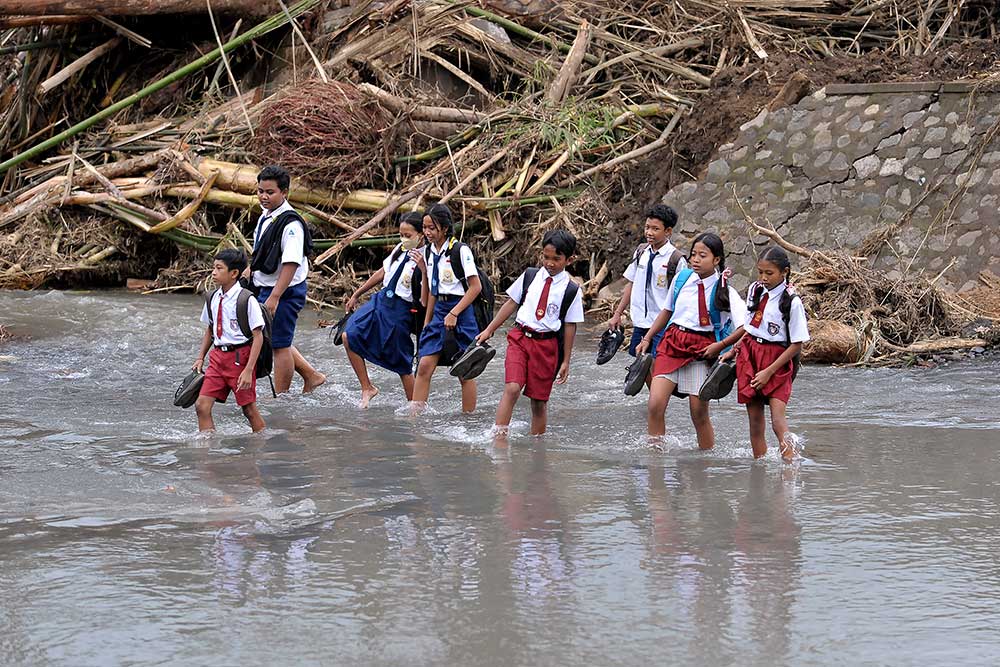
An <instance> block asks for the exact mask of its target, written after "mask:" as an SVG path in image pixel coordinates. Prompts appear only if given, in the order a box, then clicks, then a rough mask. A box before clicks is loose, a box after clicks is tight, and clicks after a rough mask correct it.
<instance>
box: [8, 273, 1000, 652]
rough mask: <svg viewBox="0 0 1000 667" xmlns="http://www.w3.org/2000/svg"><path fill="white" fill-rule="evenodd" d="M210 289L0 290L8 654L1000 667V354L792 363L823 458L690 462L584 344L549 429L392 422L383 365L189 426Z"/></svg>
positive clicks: (334, 373)
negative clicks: (5, 337) (503, 442)
mask: <svg viewBox="0 0 1000 667" xmlns="http://www.w3.org/2000/svg"><path fill="white" fill-rule="evenodd" d="M199 304H200V301H199V299H198V297H195V296H190V295H187V296H146V297H143V296H136V295H130V294H124V293H86V294H84V293H68V292H35V293H10V292H8V293H0V314H2V315H0V321H3V322H4V323H5V324H6V325H8V327H10V328H11V329H12V330H13V331H14V332H15V333H18V334H21V335H24V336H29V337H30V338H29V339H27V340H23V339H22V340H17V341H14V342H11V343H8V344H5V345H4V346H3V347H0V448H2V449H0V451H2V453H3V455H2V458H0V628H2V632H0V663H2V664H5V665H7V664H24V665H140V664H141V665H158V664H164V665H166V664H170V665H179V664H197V665H241V666H245V665H293V664H294V665H321V664H322V665H332V664H359V665H443V664H455V665H555V664H566V665H569V664H572V665H579V664H594V665H606V664H623V665H649V664H654V663H655V664H692V665H695V664H696V665H725V664H739V665H775V664H794V665H829V664H838V665H883V664H891V665H926V664H948V665H959V664H966V665H986V664H997V662H998V661H1000V559H998V558H997V553H998V552H1000V521H998V503H1000V491H998V488H997V479H998V478H1000V424H998V421H1000V410H998V408H997V403H996V401H997V388H998V381H997V374H998V371H1000V365H998V363H997V362H996V361H992V362H983V363H979V364H976V365H971V364H969V365H963V364H958V365H953V366H950V367H946V368H941V369H937V370H930V371H927V370H923V371H910V370H858V369H830V368H820V367H806V368H805V369H804V371H803V373H802V374H801V375H800V378H799V380H798V381H797V383H796V385H795V387H796V390H795V395H794V397H793V399H792V404H791V408H790V414H791V422H792V426H793V430H794V431H795V432H796V433H798V434H799V435H800V436H802V437H803V438H804V439H805V456H806V459H805V460H804V461H802V462H801V463H799V464H797V465H793V466H786V465H783V464H782V463H781V462H780V461H779V460H778V457H777V456H776V453H775V452H774V451H773V443H772V451H771V452H769V454H768V457H767V458H766V459H765V460H763V461H761V462H758V463H753V462H752V460H751V456H750V446H749V440H748V437H747V427H746V417H745V413H744V412H743V411H741V410H740V409H739V407H738V406H737V405H736V404H735V399H734V398H733V397H730V399H727V401H725V402H723V403H722V404H720V405H717V406H715V407H714V408H713V416H714V420H715V423H716V432H717V434H718V445H717V447H716V449H715V450H714V451H711V452H708V453H701V452H699V451H697V450H696V448H695V445H694V433H693V430H692V428H691V426H690V421H689V419H688V418H687V415H686V412H687V409H686V405H684V404H683V403H678V404H676V405H672V406H671V409H670V412H669V414H668V421H667V423H668V428H669V429H671V430H672V432H673V434H674V435H675V436H676V437H677V442H676V444H675V445H673V446H671V447H670V448H669V449H668V451H667V452H665V453H654V452H650V451H648V450H647V449H646V448H645V447H644V446H643V433H644V431H645V427H644V399H643V396H639V397H636V398H625V397H624V396H622V395H621V391H620V382H621V380H622V377H623V374H624V371H623V368H624V365H625V361H624V354H621V355H620V356H619V357H616V358H615V359H614V360H613V361H612V362H611V363H610V364H609V365H607V366H603V367H598V366H596V365H594V364H593V354H594V349H595V347H596V346H595V339H594V336H593V334H592V333H590V334H587V335H585V337H584V339H583V340H582V341H581V342H580V344H579V348H578V353H577V355H575V357H574V362H575V363H574V366H573V369H572V375H571V380H570V384H569V385H567V386H566V387H562V388H557V390H556V392H555V394H554V398H553V401H552V404H551V421H552V427H551V429H550V432H549V433H548V434H547V435H546V436H544V437H543V438H540V439H534V438H531V437H530V436H528V435H526V432H527V406H525V405H519V406H518V410H517V412H516V413H515V422H514V425H513V433H514V438H513V444H512V448H511V450H510V453H509V456H505V455H504V454H503V453H502V452H496V451H494V450H493V449H492V448H490V447H489V438H488V436H487V433H488V429H489V427H490V425H491V424H492V421H493V420H492V417H493V410H494V409H495V407H496V403H497V401H498V399H499V395H500V392H501V389H502V386H501V383H502V370H503V367H502V363H500V362H499V361H495V362H494V363H493V364H492V365H491V366H490V368H489V369H488V370H487V372H486V373H485V375H484V376H483V379H482V382H481V389H480V408H479V410H478V412H477V413H476V414H475V415H472V416H462V415H461V414H460V413H459V402H458V387H457V383H456V382H454V381H453V380H451V378H447V377H446V376H444V375H443V374H440V373H439V375H440V377H438V378H436V379H437V382H436V383H435V386H434V389H433V392H432V395H431V403H432V405H433V406H435V407H436V408H437V414H432V415H425V416H421V417H419V418H415V419H414V418H410V417H406V416H399V415H397V414H396V409H397V408H399V407H400V406H401V405H402V404H403V400H402V395H401V391H400V389H399V387H398V384H397V382H396V381H395V380H394V379H393V378H392V377H390V376H389V375H388V374H386V373H383V372H381V371H375V372H373V377H374V379H375V380H376V382H377V383H378V384H379V385H380V388H381V389H382V392H383V393H382V395H381V396H379V397H378V398H377V399H376V401H375V403H374V404H373V407H372V408H371V409H370V410H368V411H367V412H362V411H360V410H358V409H357V408H356V407H354V405H355V402H356V393H357V391H356V381H355V380H354V378H353V375H352V374H351V373H350V368H349V366H348V364H347V360H346V358H345V355H344V352H343V348H340V347H334V346H333V345H332V343H331V342H330V340H329V339H328V338H327V336H326V332H325V331H324V330H320V329H317V328H315V326H314V325H315V316H314V315H312V314H310V315H307V316H306V317H305V318H304V321H303V323H302V326H301V335H300V337H299V341H300V348H301V349H302V351H303V352H304V353H305V354H306V355H307V356H308V357H309V358H310V359H311V360H313V361H314V362H315V363H316V365H317V366H319V367H320V368H321V369H323V370H324V371H326V372H327V373H328V375H329V377H330V381H329V382H328V384H327V385H326V386H324V387H323V388H321V389H320V390H319V391H317V392H316V393H315V394H312V395H309V396H301V395H297V394H296V395H292V396H286V397H282V398H280V399H278V400H274V399H271V398H269V396H268V397H265V392H264V391H263V390H260V391H259V395H260V396H261V397H262V400H261V407H262V412H263V415H264V417H265V419H267V421H268V426H269V428H268V430H267V431H265V432H264V434H262V435H259V436H254V435H251V434H250V433H249V428H248V427H247V426H246V423H245V421H244V420H243V418H242V416H241V415H240V414H239V412H238V411H237V410H236V408H235V406H234V405H233V404H232V403H229V404H227V405H225V406H218V407H217V408H216V411H215V413H216V417H217V421H218V424H219V427H220V433H219V434H217V435H216V436H214V437H211V438H208V439H205V438H197V437H195V430H196V427H195V418H194V414H193V412H192V411H191V410H180V409H178V408H174V407H173V406H172V405H171V399H172V395H173V391H174V388H175V387H176V384H177V383H178V382H179V380H180V378H181V377H182V376H183V375H184V373H185V372H186V368H187V366H188V365H189V364H190V362H191V357H192V356H193V354H194V352H195V351H196V349H197V344H198V340H199V334H200V325H199V324H198V322H197V314H198V309H199Z"/></svg>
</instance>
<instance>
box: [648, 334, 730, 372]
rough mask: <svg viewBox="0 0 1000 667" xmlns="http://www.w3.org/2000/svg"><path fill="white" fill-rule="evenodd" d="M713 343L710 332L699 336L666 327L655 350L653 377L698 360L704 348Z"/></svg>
mask: <svg viewBox="0 0 1000 667" xmlns="http://www.w3.org/2000/svg"><path fill="white" fill-rule="evenodd" d="M714 342H715V335H714V334H713V333H712V332H710V331H706V332H705V335H701V334H695V333H691V332H689V331H683V330H682V329H680V328H679V327H675V326H672V327H667V332H666V333H665V334H663V339H662V340H661V341H660V344H659V346H658V347H657V348H656V361H654V362H653V376H654V377H655V376H657V375H665V374H667V373H673V372H674V371H676V370H677V369H678V368H681V367H683V366H684V365H686V364H687V363H688V362H690V361H694V360H695V359H698V358H700V357H701V353H702V352H704V351H705V348H707V347H708V346H709V345H711V344H712V343H714Z"/></svg>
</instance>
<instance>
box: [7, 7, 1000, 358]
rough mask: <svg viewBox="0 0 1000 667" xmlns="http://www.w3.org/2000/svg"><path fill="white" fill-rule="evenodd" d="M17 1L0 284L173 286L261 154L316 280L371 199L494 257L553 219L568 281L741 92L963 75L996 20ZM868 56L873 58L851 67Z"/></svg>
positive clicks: (629, 239) (979, 16) (373, 208)
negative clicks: (309, 245) (44, 10)
mask: <svg viewBox="0 0 1000 667" xmlns="http://www.w3.org/2000/svg"><path fill="white" fill-rule="evenodd" d="M8 4H11V3H8ZM32 4H33V2H32V0H20V1H19V2H14V3H13V5H14V6H15V9H16V10H17V11H20V12H22V13H23V14H25V15H23V16H12V17H0V71H8V72H10V74H8V75H7V76H6V78H5V79H3V80H2V81H0V85H2V86H3V88H2V90H0V100H2V101H3V102H4V104H3V105H2V108H3V111H0V157H2V159H3V160H4V162H3V163H2V164H0V170H2V174H0V179H2V194H0V287H18V288H31V287H37V286H39V285H43V284H57V285H58V284H74V283H80V282H89V283H95V282H97V283H103V284H121V283H122V282H124V279H125V278H128V277H136V278H145V279H149V280H155V282H153V283H152V287H154V288H162V289H181V288H198V287H200V286H202V285H203V284H204V282H205V280H206V279H207V270H206V268H205V267H206V266H207V262H206V261H205V257H206V255H207V254H208V253H211V252H213V251H214V250H215V249H216V248H218V247H219V246H220V245H222V244H235V245H242V246H244V247H246V239H245V238H244V236H243V234H244V232H246V231H247V230H248V229H249V228H250V227H251V224H252V221H253V220H254V219H255V218H256V215H257V211H256V210H255V207H256V198H255V197H254V189H255V175H256V171H257V169H258V166H259V165H260V164H262V163H264V162H280V163H284V164H286V165H287V166H289V167H290V168H291V169H292V171H293V173H294V174H295V175H296V176H297V177H298V178H297V179H296V181H295V182H294V184H293V189H292V200H293V203H294V204H295V205H296V206H297V207H298V208H299V210H300V211H302V212H303V214H305V215H306V217H307V219H308V220H309V221H310V223H311V224H312V225H314V226H315V232H316V233H315V234H314V236H315V237H317V239H318V241H317V244H316V246H317V250H318V252H319V255H318V257H316V258H315V261H314V267H315V274H314V276H313V279H312V281H311V282H312V284H313V285H314V290H313V294H312V297H313V298H314V299H315V300H316V301H320V302H323V301H332V300H333V299H335V298H336V297H338V296H339V295H340V294H342V293H343V291H345V290H348V289H350V288H351V287H352V286H353V285H352V283H354V282H355V281H356V280H359V279H363V278H364V277H365V276H366V275H368V274H369V273H370V270H371V267H372V266H376V265H377V261H378V257H379V256H380V255H381V253H382V252H384V250H383V248H384V247H385V246H387V245H389V244H391V243H392V242H393V241H394V227H393V224H392V214H393V213H394V212H395V211H397V210H406V209H407V208H412V207H419V206H423V205H424V204H426V203H427V202H429V201H436V200H442V199H443V200H447V201H449V203H450V204H451V205H452V206H453V207H454V209H455V210H456V212H457V213H458V215H457V219H458V220H459V221H460V231H461V233H462V234H463V235H464V238H465V239H466V240H469V241H471V242H472V244H473V246H474V247H475V248H476V250H477V252H478V254H479V256H480V257H481V259H482V263H483V264H484V266H485V268H486V269H487V270H488V271H489V272H491V273H492V274H493V275H494V277H498V278H499V277H500V276H503V275H508V274H509V273H511V272H512V271H513V270H514V269H515V268H517V267H520V266H522V265H523V264H524V263H525V261H527V260H528V259H529V258H533V255H534V253H535V245H536V243H537V240H538V239H539V238H540V236H541V234H542V233H544V231H545V230H546V229H548V228H550V227H552V226H556V225H558V226H566V227H569V228H570V229H571V230H572V231H574V232H575V233H576V234H577V235H578V236H579V237H580V239H581V242H582V252H581V254H580V261H579V262H578V263H577V264H576V266H575V267H574V269H575V271H576V273H577V274H580V275H582V276H583V278H584V281H585V294H587V295H588V296H589V297H592V296H594V295H596V293H597V290H598V289H599V288H600V287H601V285H602V284H604V283H605V282H606V281H608V280H609V277H610V276H612V275H613V274H615V273H617V271H618V268H619V266H620V262H621V256H622V255H623V254H624V253H626V252H627V251H628V250H630V249H631V248H632V247H634V241H635V232H634V231H630V230H629V229H628V228H626V227H624V226H623V225H622V222H623V220H622V217H623V214H624V211H628V213H629V216H630V217H634V216H635V214H636V212H637V211H641V209H642V208H644V207H645V206H646V205H647V204H648V203H651V202H652V201H654V200H655V199H657V198H658V197H659V196H660V195H662V194H663V192H664V191H665V190H664V188H666V187H669V186H670V185H672V184H673V183H674V182H676V181H677V180H679V179H686V178H691V177H693V176H694V175H696V174H697V170H698V169H699V168H700V167H701V166H702V165H703V161H704V159H705V158H706V157H707V155H708V153H710V151H711V150H714V148H713V146H714V145H716V144H717V143H719V142H721V141H724V140H726V139H727V134H728V133H730V132H732V131H733V130H734V129H735V128H736V127H737V126H738V124H739V123H741V122H743V121H745V120H746V119H748V118H750V117H752V116H753V115H754V114H755V113H756V112H757V111H758V109H759V107H760V106H761V105H763V104H770V105H782V104H794V103H795V102H796V101H797V99H799V98H801V96H802V95H804V94H805V93H806V92H808V90H809V89H810V87H813V88H815V87H816V86H819V85H822V84H824V83H826V82H827V81H828V80H834V79H835V80H839V81H845V80H850V77H860V78H862V79H863V80H871V79H872V78H874V77H879V76H882V77H885V78H909V77H913V78H920V77H921V76H928V75H937V76H941V73H942V72H947V73H948V76H950V77H951V78H957V77H958V76H964V75H978V74H982V73H983V72H984V71H988V70H989V68H990V67H992V65H993V64H994V63H995V60H996V57H995V43H985V42H982V41H978V42H976V41H975V40H983V39H988V38H991V37H992V32H991V30H992V26H994V25H995V24H996V21H997V19H998V18H1000V17H998V12H1000V10H998V9H997V8H996V7H995V6H994V3H992V2H985V1H982V0H980V1H976V0H972V1H970V2H965V3H959V4H957V5H955V3H950V4H949V3H945V4H941V3H939V5H940V6H937V5H935V6H932V7H929V8H926V7H925V8H921V7H916V5H914V6H912V7H911V6H910V5H909V4H907V3H903V4H904V5H906V6H905V7H901V6H899V5H898V3H893V4H891V5H890V4H887V3H884V2H876V1H875V0H872V1H870V2H864V1H861V2H852V3H843V2H837V1H834V0H819V1H818V2H813V3H802V2H800V1H792V0H735V1H732V2H729V3H717V2H709V1H707V0H684V1H681V2H676V3H652V4H651V3H640V2H613V3H605V2H568V1H567V2H554V1H552V0H530V1H529V0H489V1H487V2H483V3H481V4H480V5H476V4H470V3H465V2H452V1H450V0H437V1H428V2H424V1H419V2H418V1H416V0H392V1H390V2H380V3H374V2H361V3H352V4H351V5H350V6H341V5H344V4H346V3H344V2H329V1H328V2H322V1H320V0H301V1H300V2H296V3H289V4H287V5H282V4H280V3H275V4H274V6H271V4H270V3H253V4H252V5H251V3H246V2H242V0H228V1H223V0H216V1H215V2H212V3H209V5H208V6H210V7H212V8H214V9H215V11H216V13H214V14H208V13H203V12H204V10H205V5H203V3H200V2H189V1H187V0H171V1H170V2H166V3H152V2H150V3H147V5H146V6H145V7H144V8H143V3H138V2H121V3H111V5H108V4H107V3H92V4H93V5H94V10H93V11H92V12H87V11H86V9H85V8H84V9H81V7H85V6H86V5H87V3H86V2H79V1H77V2H73V3H71V4H70V3H67V4H66V6H67V8H69V7H71V6H72V8H73V11H75V12H84V13H86V14H89V15H80V14H75V15H72V16H65V15H59V16H31V15H30V13H31V11H32V9H31V7H32ZM34 4H36V5H37V3H34ZM911 4H912V3H911ZM58 5H59V1H58V0H48V1H47V3H46V6H47V7H48V8H49V10H51V9H52V8H53V7H57V6H58ZM99 5H100V6H99ZM137 7H138V9H137ZM259 7H265V8H266V9H267V10H268V11H270V12H271V13H272V14H273V15H272V16H270V17H269V18H262V17H261V16H260V11H258V9H259ZM116 12H118V13H119V15H116ZM176 12H189V13H188V14H186V15H184V14H176ZM99 13H102V14H103V15H102V16H100V17H98V16H97V14H99ZM128 13H131V14H147V15H146V16H142V15H131V16H122V15H120V14H128ZM157 13H160V14H161V15H158V16H149V14H157ZM108 16H110V17H111V18H108ZM179 34H183V35H188V36H189V38H188V39H189V42H188V43H183V44H182V43H179V42H178V40H177V35H179ZM969 40H973V41H972V42H970V41H969ZM970 43H973V44H976V45H978V46H976V48H971V47H969V46H968V45H969V44H970ZM984 44H987V45H988V44H993V51H991V50H990V49H989V48H986V47H985V46H983V45H984ZM990 53H993V55H992V56H990V55H989V54H990ZM970 54H972V55H970ZM975 54H978V55H975ZM856 57H858V58H860V60H858V61H854V60H852V59H853V58H856ZM874 61H878V62H882V63H893V65H892V66H891V67H890V66H889V65H888V64H886V65H885V66H879V67H878V68H873V67H865V66H858V67H853V66H850V64H851V63H853V62H861V63H869V64H870V63H871V62H874ZM824 62H825V63H830V62H837V63H839V65H838V70H837V72H836V73H834V72H832V71H830V72H826V71H825V70H823V68H822V67H818V66H817V63H824ZM788 63H799V65H800V66H796V68H795V69H798V70H801V72H799V74H798V75H794V74H795V72H794V71H792V72H788V71H786V69H787V65H788ZM901 63H905V64H906V65H905V66H903V65H902V64H901ZM845 65H846V66H845ZM744 73H745V74H744ZM793 75H794V76H793ZM810 79H812V81H811V82H810ZM727 95H728V97H726V96H727ZM733 96H735V98H736V99H735V101H734V97H733ZM741 96H742V98H743V101H742V103H740V102H739V98H740V97H741ZM720 100H728V101H727V103H726V104H730V103H731V104H732V106H733V108H732V109H728V108H721V107H725V106H726V104H720ZM720 114H724V115H722V116H720ZM665 174H667V175H665ZM628 222H630V223H634V222H635V221H634V220H629V221H628ZM623 230H624V232H625V233H623ZM828 277H829V278H831V279H833V278H836V281H834V282H835V283H836V284H839V283H840V281H841V280H842V279H844V278H845V276H836V277H834V276H828ZM815 280H816V281H819V278H818V277H817V278H816V279H815ZM501 282H502V281H501ZM830 285H831V283H830V282H829V281H828V282H826V283H822V282H814V284H813V287H811V288H810V289H813V288H814V289H815V290H817V292H818V291H821V290H825V291H829V286H830ZM803 287H804V288H805V287H806V285H805V284H803ZM893 293H895V292H893ZM850 324H851V325H852V326H862V323H856V322H851V323H850ZM880 330H882V329H880ZM883 340H884V341H885V342H886V345H897V346H899V345H900V344H904V343H905V340H904V339H903V338H900V337H893V336H892V335H886V336H883ZM907 344H908V343H907ZM865 350H866V352H865V353H864V354H863V355H862V357H867V360H871V359H873V358H876V357H879V356H885V355H891V354H892V353H893V351H892V350H891V348H888V347H886V346H885V345H883V346H881V347H875V348H872V347H871V346H868V347H866V348H865Z"/></svg>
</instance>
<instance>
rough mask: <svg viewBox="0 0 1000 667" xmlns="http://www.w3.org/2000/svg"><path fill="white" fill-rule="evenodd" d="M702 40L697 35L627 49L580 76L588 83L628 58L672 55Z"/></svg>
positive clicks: (697, 45)
mask: <svg viewBox="0 0 1000 667" xmlns="http://www.w3.org/2000/svg"><path fill="white" fill-rule="evenodd" d="M704 43H705V42H704V40H702V39H701V38H699V37H689V38H688V39H683V40H681V41H679V42H676V43H675V44H667V45H665V46H657V47H655V48H652V49H637V50H635V51H629V52H628V53H623V54H622V55H620V56H616V57H614V58H611V59H610V60H606V61H604V62H603V63H601V64H599V65H594V66H593V67H591V68H590V69H587V70H585V71H583V72H582V73H581V74H580V76H581V77H582V78H583V79H584V83H590V82H591V81H593V80H594V77H595V76H597V75H598V74H600V73H601V72H602V71H604V70H605V69H607V68H609V67H614V66H615V65H619V64H621V63H623V62H626V61H629V60H635V59H637V58H649V57H650V56H658V57H661V58H662V57H664V56H669V55H673V54H675V53H679V52H681V51H684V50H685V49H696V48H698V47H700V46H702V45H704Z"/></svg>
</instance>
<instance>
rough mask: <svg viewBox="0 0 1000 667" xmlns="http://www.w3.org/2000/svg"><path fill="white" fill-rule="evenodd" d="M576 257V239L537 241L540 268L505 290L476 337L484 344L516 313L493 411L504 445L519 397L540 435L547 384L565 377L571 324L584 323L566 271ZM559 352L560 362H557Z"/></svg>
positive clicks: (559, 234)
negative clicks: (526, 403)
mask: <svg viewBox="0 0 1000 667" xmlns="http://www.w3.org/2000/svg"><path fill="white" fill-rule="evenodd" d="M575 255H576V237H574V236H573V235H572V234H570V233H569V232H567V231H566V230H564V229H555V230H552V231H549V232H547V233H546V234H545V236H544V238H543V239H542V268H541V269H538V268H536V267H532V268H530V269H527V270H525V271H524V272H523V273H522V274H521V275H520V276H519V277H518V279H517V280H515V281H514V284H513V285H511V286H510V288H509V289H508V290H507V296H508V299H507V302H506V303H505V304H504V305H503V306H501V307H500V311H499V312H498V313H497V315H496V317H494V318H493V321H492V322H490V323H489V325H488V326H487V327H486V329H484V330H483V332H482V333H481V334H479V335H478V336H477V337H476V342H479V343H482V342H485V341H487V340H489V338H490V337H491V336H493V333H494V332H495V331H496V330H497V329H499V328H500V326H501V325H502V324H503V323H504V322H506V321H507V318H508V317H510V316H511V315H513V314H514V312H515V311H516V312H517V319H516V321H515V323H514V327H513V328H512V329H511V330H510V332H508V333H507V356H506V359H505V360H504V382H505V386H504V392H503V398H501V399H500V404H499V405H498V406H497V416H496V425H495V426H494V434H495V436H496V441H497V444H505V443H506V439H507V430H508V428H509V427H510V420H511V417H512V416H513V414H514V406H515V405H516V404H517V399H518V398H519V397H520V396H521V392H522V391H523V392H524V395H525V396H527V397H528V398H529V399H531V434H532V435H541V434H542V433H545V428H546V426H547V425H548V419H549V412H548V410H549V396H550V395H551V393H552V385H553V383H556V384H565V383H566V380H567V379H568V378H569V358H570V355H571V354H572V352H573V340H574V338H575V336H576V325H577V324H578V323H580V322H583V297H582V295H581V293H580V289H579V288H578V287H577V285H576V284H575V283H574V282H573V280H572V278H571V277H570V275H569V273H567V272H566V266H567V265H568V264H570V263H571V262H572V261H573V259H574V257H575ZM560 352H561V358H560Z"/></svg>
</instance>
